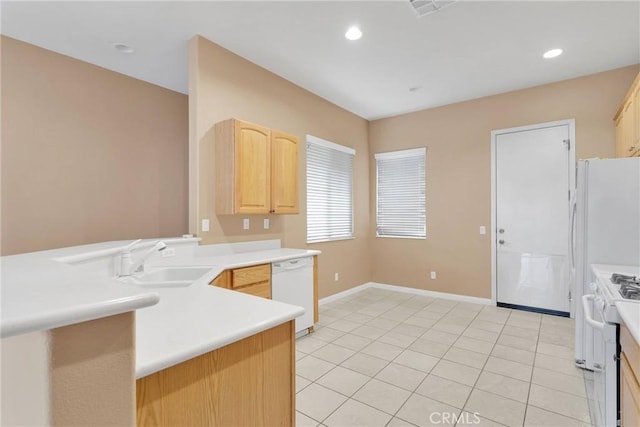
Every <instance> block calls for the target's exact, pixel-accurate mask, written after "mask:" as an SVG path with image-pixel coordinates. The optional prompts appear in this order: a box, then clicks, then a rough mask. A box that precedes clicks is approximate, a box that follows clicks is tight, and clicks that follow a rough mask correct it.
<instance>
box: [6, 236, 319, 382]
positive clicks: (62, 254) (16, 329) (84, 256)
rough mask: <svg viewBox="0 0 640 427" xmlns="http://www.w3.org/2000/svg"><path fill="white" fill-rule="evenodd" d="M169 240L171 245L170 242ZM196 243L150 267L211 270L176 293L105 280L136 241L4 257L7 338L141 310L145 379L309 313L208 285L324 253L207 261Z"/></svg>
mask: <svg viewBox="0 0 640 427" xmlns="http://www.w3.org/2000/svg"><path fill="white" fill-rule="evenodd" d="M163 240H164V241H165V242H166V243H167V244H169V245H170V246H171V242H172V239H163ZM196 241H197V239H191V244H192V245H193V248H195V249H194V250H190V251H186V252H182V253H181V254H179V256H175V257H166V258H163V257H156V258H153V259H152V260H150V261H149V262H148V263H146V264H145V265H146V266H147V267H148V268H152V267H159V266H168V265H180V266H206V267H210V270H209V272H208V273H206V274H205V275H204V276H202V277H201V278H200V279H198V280H196V281H195V282H193V283H192V284H191V285H189V286H183V287H174V288H158V287H143V286H136V285H132V284H125V283H122V282H120V281H118V280H116V279H114V278H113V277H111V276H108V275H107V273H106V272H105V271H104V263H108V262H111V259H112V257H113V255H114V254H116V253H119V250H120V248H122V247H123V246H125V245H126V244H128V243H130V241H120V242H104V243H98V244H93V245H84V246H76V247H72V248H63V249H56V250H51V251H42V252H33V253H28V254H22V255H14V256H7V257H2V258H0V267H1V275H2V276H1V277H2V288H1V297H2V298H1V308H2V312H1V317H0V333H1V336H2V338H4V337H9V336H13V335H19V334H24V333H28V332H34V331H43V330H48V329H53V328H57V327H61V326H67V325H72V324H75V323H80V322H85V321H89V320H94V319H98V318H102V317H106V316H112V315H116V314H120V313H125V312H128V311H133V310H138V311H137V313H136V377H137V378H141V377H144V376H147V375H149V374H151V373H154V372H157V371H159V370H161V369H164V368H167V367H169V366H173V365H175V364H177V363H180V362H183V361H185V360H188V359H191V358H193V357H196V356H199V355H201V354H204V353H206V352H209V351H211V350H215V349H217V348H220V347H223V346H225V345H227V344H230V343H232V342H235V341H238V340H241V339H243V338H246V337H248V336H251V335H254V334H256V333H258V332H261V331H264V330H266V329H269V328H271V327H274V326H277V325H279V324H281V323H284V322H287V321H289V320H293V319H295V318H296V317H298V316H300V315H301V314H302V313H303V312H304V309H303V308H302V307H297V306H293V305H288V304H284V303H280V302H276V301H272V300H267V299H264V298H259V297H255V296H251V295H246V294H243V293H240V292H235V291H230V290H227V289H222V288H218V287H214V286H209V282H210V281H211V280H212V279H214V278H215V277H216V276H217V275H218V274H220V272H222V271H223V270H225V269H230V268H238V267H245V266H249V265H256V264H263V263H271V262H278V261H286V260H290V259H295V258H302V257H308V256H314V255H317V254H319V253H320V251H309V250H298V249H282V248H279V249H273V248H272V249H264V250H257V251H254V252H244V253H225V254H216V255H215V256H201V255H202V254H205V255H206V254H207V247H198V246H196ZM149 242H151V241H149ZM173 242H180V243H184V242H188V240H184V239H173ZM147 243H148V242H147ZM143 244H144V243H143ZM257 247H259V246H257ZM199 249H202V250H199ZM185 253H186V255H185ZM92 254H93V255H95V254H100V256H101V257H102V261H101V262H102V263H103V264H101V265H102V268H103V271H102V272H98V271H94V270H93V269H94V268H96V267H95V265H98V264H99V263H98V264H92V263H94V262H95V261H93V260H92V256H93V255H92ZM105 260H107V261H105ZM70 263H71V264H70Z"/></svg>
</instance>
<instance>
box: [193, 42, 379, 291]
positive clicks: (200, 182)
mask: <svg viewBox="0 0 640 427" xmlns="http://www.w3.org/2000/svg"><path fill="white" fill-rule="evenodd" d="M189 49H190V52H189V110H190V124H189V127H190V140H189V145H190V148H189V162H190V174H191V175H190V184H189V191H190V216H189V222H190V224H189V225H190V227H189V228H190V231H191V232H192V233H194V234H197V235H198V236H200V237H202V238H203V243H205V244H207V243H217V242H234V241H246V240H257V239H267V238H280V239H282V240H283V245H284V246H287V247H295V248H310V249H320V250H322V251H323V253H322V255H320V257H319V282H320V286H319V288H320V289H319V295H320V297H323V296H326V295H330V294H333V293H336V292H339V291H342V290H345V289H347V288H350V287H353V286H356V285H360V284H362V283H365V282H368V281H369V280H370V277H371V276H370V250H369V229H370V224H369V150H368V133H367V128H368V122H367V121H366V120H364V119H363V118H361V117H358V116H356V115H355V114H352V113H349V112H347V111H345V110H343V109H341V108H339V107H337V106H335V105H334V104H331V103H330V102H327V101H326V100H324V99H322V98H320V97H318V96H316V95H314V94H312V93H310V92H308V91H306V90H304V89H302V88H300V87H298V86H296V85H294V84H293V83H291V82H289V81H287V80H285V79H283V78H281V77H278V76H276V75H275V74H273V73H271V72H269V71H267V70H265V69H263V68H261V67H259V66H257V65H255V64H253V63H251V62H249V61H247V60H245V59H243V58H241V57H239V56H238V55H235V54H234V53H232V52H230V51H228V50H225V49H223V48H221V47H220V46H218V45H216V44H214V43H212V42H210V41H208V40H206V39H204V38H202V37H195V38H193V39H192V40H191V42H190V46H189ZM232 117H233V118H238V119H242V120H246V121H249V122H253V123H256V124H260V125H263V126H266V127H269V128H273V129H278V130H281V131H284V132H287V133H290V134H293V135H296V136H297V137H298V138H299V139H300V141H301V149H300V151H299V161H300V170H299V183H300V213H299V215H286V216H282V215H270V216H258V215H250V216H249V218H250V219H251V228H250V230H248V231H244V230H243V229H242V217H241V216H224V215H223V216H216V215H215V191H216V188H215V179H214V175H215V174H214V161H215V159H214V152H213V148H214V145H213V144H214V132H213V125H214V124H215V123H217V122H219V121H222V120H225V119H228V118H232ZM306 134H311V135H314V136H317V137H320V138H323V139H327V140H330V141H333V142H335V143H338V144H342V145H346V146H349V147H352V148H354V149H355V150H356V156H355V161H354V224H355V237H356V238H355V239H353V240H347V241H339V242H330V243H319V244H313V245H307V244H306V202H305V200H306V170H305V162H306V149H305V144H304V141H305V135H306ZM266 217H269V218H270V222H271V228H270V230H263V229H262V219H263V218H266ZM203 218H208V219H209V220H210V222H211V230H210V232H207V233H203V232H200V231H199V227H198V226H197V225H198V224H200V222H201V219H203ZM336 272H338V273H340V281H339V282H337V283H336V282H334V281H333V275H334V273H336Z"/></svg>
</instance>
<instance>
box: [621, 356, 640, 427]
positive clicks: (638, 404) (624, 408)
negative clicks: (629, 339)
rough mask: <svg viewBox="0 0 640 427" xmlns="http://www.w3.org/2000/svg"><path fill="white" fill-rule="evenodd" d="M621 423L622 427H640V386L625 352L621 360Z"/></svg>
mask: <svg viewBox="0 0 640 427" xmlns="http://www.w3.org/2000/svg"><path fill="white" fill-rule="evenodd" d="M620 421H621V424H622V427H626V426H640V385H638V379H637V378H636V377H635V375H634V374H633V370H632V369H631V365H630V363H629V361H628V359H627V355H626V354H625V353H624V352H623V353H622V357H621V358H620Z"/></svg>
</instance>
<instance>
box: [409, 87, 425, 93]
mask: <svg viewBox="0 0 640 427" xmlns="http://www.w3.org/2000/svg"><path fill="white" fill-rule="evenodd" d="M420 89H422V86H411V87H410V88H409V92H417V91H419V90H420Z"/></svg>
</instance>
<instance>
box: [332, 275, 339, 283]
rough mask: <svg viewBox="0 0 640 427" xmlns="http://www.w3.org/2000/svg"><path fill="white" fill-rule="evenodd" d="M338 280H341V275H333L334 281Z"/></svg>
mask: <svg viewBox="0 0 640 427" xmlns="http://www.w3.org/2000/svg"><path fill="white" fill-rule="evenodd" d="M338 280H340V273H336V274H334V275H333V281H334V282H337V281H338Z"/></svg>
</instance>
